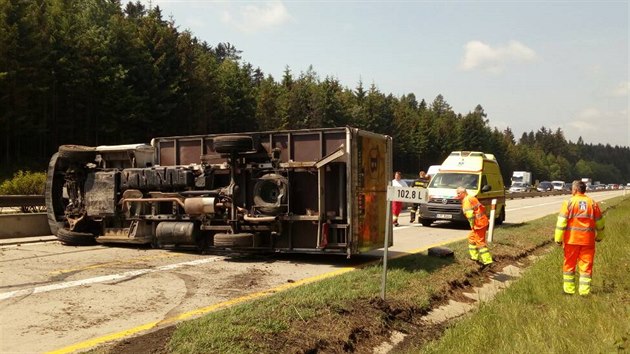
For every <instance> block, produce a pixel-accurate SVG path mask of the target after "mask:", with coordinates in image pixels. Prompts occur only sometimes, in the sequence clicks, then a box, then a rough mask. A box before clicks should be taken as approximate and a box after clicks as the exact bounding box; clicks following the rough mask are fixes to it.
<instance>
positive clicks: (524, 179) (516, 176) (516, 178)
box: [512, 171, 532, 185]
mask: <svg viewBox="0 0 630 354" xmlns="http://www.w3.org/2000/svg"><path fill="white" fill-rule="evenodd" d="M514 182H521V183H524V184H526V185H531V184H532V173H531V172H527V171H514V172H512V183H514Z"/></svg>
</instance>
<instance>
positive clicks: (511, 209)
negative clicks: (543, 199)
mask: <svg viewBox="0 0 630 354" xmlns="http://www.w3.org/2000/svg"><path fill="white" fill-rule="evenodd" d="M552 204H557V205H558V208H560V207H559V205H560V204H562V201H555V202H550V203H541V204H536V205H528V206H524V207H520V208H506V209H505V211H513V210H521V209H530V208H538V207H540V206H541V205H552Z"/></svg>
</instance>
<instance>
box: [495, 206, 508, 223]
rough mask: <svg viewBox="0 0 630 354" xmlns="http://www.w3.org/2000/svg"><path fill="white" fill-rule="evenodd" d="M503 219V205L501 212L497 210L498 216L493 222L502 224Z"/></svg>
mask: <svg viewBox="0 0 630 354" xmlns="http://www.w3.org/2000/svg"><path fill="white" fill-rule="evenodd" d="M504 221H505V206H503V208H501V212H499V217H498V218H496V220H495V221H494V223H495V224H497V225H503V222H504Z"/></svg>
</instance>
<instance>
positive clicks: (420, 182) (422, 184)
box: [409, 171, 429, 224]
mask: <svg viewBox="0 0 630 354" xmlns="http://www.w3.org/2000/svg"><path fill="white" fill-rule="evenodd" d="M411 186H412V187H416V188H427V187H428V186H429V177H427V173H426V172H424V171H420V173H418V179H417V180H415V181H413V184H412V185H411ZM419 207H420V204H419V203H415V204H413V206H412V207H411V212H410V213H409V216H410V218H411V220H410V221H409V222H410V223H412V224H413V223H414V222H416V210H418V208H419Z"/></svg>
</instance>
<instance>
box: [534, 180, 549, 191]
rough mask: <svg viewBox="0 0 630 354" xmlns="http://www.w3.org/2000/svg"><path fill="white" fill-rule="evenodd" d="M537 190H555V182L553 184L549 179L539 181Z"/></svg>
mask: <svg viewBox="0 0 630 354" xmlns="http://www.w3.org/2000/svg"><path fill="white" fill-rule="evenodd" d="M536 190H537V191H539V192H550V191H552V190H553V184H551V182H549V181H542V182H540V183H538V186H536Z"/></svg>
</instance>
